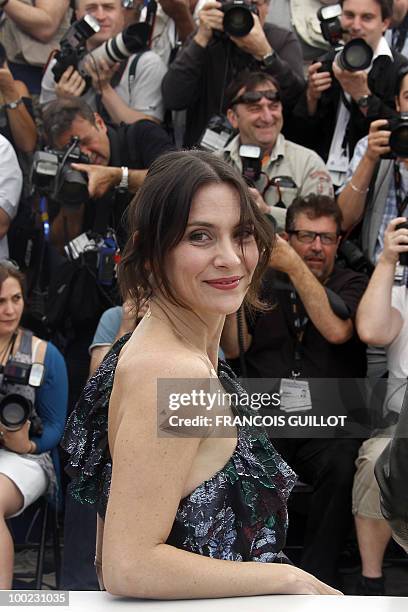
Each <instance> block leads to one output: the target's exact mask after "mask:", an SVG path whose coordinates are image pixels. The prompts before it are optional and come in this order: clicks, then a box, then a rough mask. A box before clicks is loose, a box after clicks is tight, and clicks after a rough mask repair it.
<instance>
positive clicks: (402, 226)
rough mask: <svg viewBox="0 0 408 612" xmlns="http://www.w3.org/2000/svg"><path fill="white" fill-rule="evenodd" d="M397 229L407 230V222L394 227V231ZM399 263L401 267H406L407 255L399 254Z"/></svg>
mask: <svg viewBox="0 0 408 612" xmlns="http://www.w3.org/2000/svg"><path fill="white" fill-rule="evenodd" d="M399 229H408V222H407V221H405V222H404V223H399V224H398V225H396V226H395V231H397V230H399ZM399 263H400V265H401V266H408V253H400V254H399Z"/></svg>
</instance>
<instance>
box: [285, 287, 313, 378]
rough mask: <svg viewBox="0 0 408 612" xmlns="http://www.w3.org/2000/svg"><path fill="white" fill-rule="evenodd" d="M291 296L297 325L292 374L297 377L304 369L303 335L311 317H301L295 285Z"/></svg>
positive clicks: (294, 320)
mask: <svg viewBox="0 0 408 612" xmlns="http://www.w3.org/2000/svg"><path fill="white" fill-rule="evenodd" d="M289 296H290V303H291V309H292V316H293V324H294V326H295V336H296V341H295V350H294V363H293V370H292V376H293V378H297V377H298V376H300V372H301V370H302V356H303V346H302V342H303V337H304V335H305V330H306V326H307V324H308V322H309V317H308V316H307V315H305V316H304V317H301V313H300V310H299V303H298V299H297V294H296V291H295V289H294V288H293V287H292V288H291V290H290V292H289Z"/></svg>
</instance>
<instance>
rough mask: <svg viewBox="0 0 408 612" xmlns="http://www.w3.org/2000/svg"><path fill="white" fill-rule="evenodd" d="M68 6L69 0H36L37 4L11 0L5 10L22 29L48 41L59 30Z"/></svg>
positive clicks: (41, 40)
mask: <svg viewBox="0 0 408 612" xmlns="http://www.w3.org/2000/svg"><path fill="white" fill-rule="evenodd" d="M68 8H69V0H36V3H35V6H30V5H28V4H25V3H24V2H20V0H9V1H8V3H7V4H6V6H5V7H4V9H3V11H4V12H5V13H6V15H7V16H8V17H9V19H12V20H13V21H14V22H15V23H16V24H17V25H18V27H19V28H21V30H23V31H24V32H26V33H27V34H30V36H32V37H33V38H35V39H36V40H38V41H40V42H43V43H47V42H49V41H50V40H51V38H52V37H53V36H54V34H55V33H56V32H57V30H58V28H59V27H60V25H61V22H62V20H63V18H64V15H65V13H66V12H67V10H68Z"/></svg>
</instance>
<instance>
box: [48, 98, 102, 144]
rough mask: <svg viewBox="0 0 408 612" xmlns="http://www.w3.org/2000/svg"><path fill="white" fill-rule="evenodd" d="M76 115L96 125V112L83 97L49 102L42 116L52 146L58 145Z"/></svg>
mask: <svg viewBox="0 0 408 612" xmlns="http://www.w3.org/2000/svg"><path fill="white" fill-rule="evenodd" d="M76 117H82V119H85V121H89V123H90V124H91V125H94V126H95V125H96V122H95V113H94V112H93V110H92V108H91V107H90V106H89V104H87V103H86V102H85V101H84V100H82V99H81V98H69V97H66V98H65V97H61V98H57V99H56V100H53V101H52V102H50V103H49V104H47V106H46V108H45V110H44V112H43V116H42V118H43V124H44V125H43V127H44V133H45V136H46V138H47V141H48V143H49V144H50V145H51V146H53V147H55V146H56V142H57V141H58V139H59V137H60V136H61V135H62V134H64V132H67V131H68V130H69V129H70V128H71V125H72V123H73V121H74V120H75V119H76Z"/></svg>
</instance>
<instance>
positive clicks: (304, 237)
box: [287, 230, 339, 245]
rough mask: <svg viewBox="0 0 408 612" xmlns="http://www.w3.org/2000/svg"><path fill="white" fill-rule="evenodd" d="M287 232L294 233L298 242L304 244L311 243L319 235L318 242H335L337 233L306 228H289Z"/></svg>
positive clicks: (329, 243) (337, 236)
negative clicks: (310, 230)
mask: <svg viewBox="0 0 408 612" xmlns="http://www.w3.org/2000/svg"><path fill="white" fill-rule="evenodd" d="M287 233H288V234H295V236H296V238H297V239H298V240H299V242H303V243H304V244H312V242H314V241H315V240H316V238H317V237H318V236H319V238H320V242H321V243H322V244H325V245H333V244H336V243H337V240H338V238H339V235H338V234H335V233H334V232H309V231H308V230H289V231H288V232H287Z"/></svg>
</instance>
